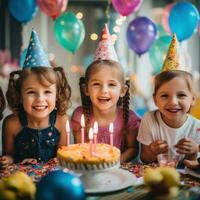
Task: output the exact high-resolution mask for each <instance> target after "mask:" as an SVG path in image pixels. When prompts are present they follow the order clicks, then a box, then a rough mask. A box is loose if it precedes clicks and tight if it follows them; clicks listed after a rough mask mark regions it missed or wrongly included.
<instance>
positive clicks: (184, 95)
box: [178, 93, 187, 98]
mask: <svg viewBox="0 0 200 200" xmlns="http://www.w3.org/2000/svg"><path fill="white" fill-rule="evenodd" d="M186 96H187V95H186V94H184V93H182V94H178V97H180V98H183V97H186Z"/></svg>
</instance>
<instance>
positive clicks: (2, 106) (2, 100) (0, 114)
mask: <svg viewBox="0 0 200 200" xmlns="http://www.w3.org/2000/svg"><path fill="white" fill-rule="evenodd" d="M5 107H6V101H5V98H4V95H3V91H2V89H1V87H0V120H1V119H2V118H3V111H4V109H5Z"/></svg>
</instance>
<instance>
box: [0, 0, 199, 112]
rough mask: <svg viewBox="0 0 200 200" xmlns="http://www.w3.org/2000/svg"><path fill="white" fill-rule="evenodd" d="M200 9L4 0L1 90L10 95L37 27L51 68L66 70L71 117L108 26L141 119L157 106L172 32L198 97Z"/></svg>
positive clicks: (155, 3)
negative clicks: (156, 84) (157, 81)
mask: <svg viewBox="0 0 200 200" xmlns="http://www.w3.org/2000/svg"><path fill="white" fill-rule="evenodd" d="M199 10H200V1H199V0H193V1H192V0H188V1H170V0H112V1H111V0H54V1H50V0H1V1H0V84H1V87H2V88H3V90H4V92H5V91H6V89H7V81H8V76H9V73H10V72H11V71H12V70H16V69H18V68H20V66H22V65H23V62H24V58H25V53H26V48H27V46H28V42H29V38H30V33H31V30H32V28H34V29H35V30H36V31H37V32H38V35H39V37H40V40H41V43H42V45H43V47H44V48H45V49H46V51H47V52H48V53H49V59H50V61H51V64H52V66H63V67H64V69H65V71H66V75H67V78H68V80H69V83H70V85H71V87H72V98H71V101H72V107H71V108H70V109H69V111H68V113H69V115H70V114H71V113H72V111H73V109H74V108H75V107H76V106H77V105H79V104H80V94H79V89H78V82H79V77H80V76H81V75H83V73H84V71H85V69H86V68H87V66H88V65H89V64H90V63H91V62H92V60H93V54H94V51H95V49H96V47H97V44H98V40H99V37H100V34H101V30H102V28H103V26H104V24H105V23H107V24H108V26H109V30H110V33H111V35H112V40H113V43H114V45H115V48H116V51H117V54H118V57H119V60H120V62H121V64H122V65H123V67H124V70H125V72H126V76H127V77H130V78H131V82H132V87H131V93H132V98H131V108H133V109H134V110H136V112H137V113H138V114H139V115H140V116H142V115H143V114H144V112H145V111H147V110H150V109H154V108H155V107H154V104H153V101H152V98H151V96H152V88H153V78H154V75H155V74H157V73H159V71H160V69H161V67H162V62H163V59H164V57H165V55H166V52H167V49H168V46H169V43H170V41H171V37H172V33H176V34H177V37H178V40H179V41H180V47H181V48H180V60H181V62H182V63H183V64H184V65H185V66H186V67H187V68H188V70H189V71H190V72H191V73H192V74H193V76H194V79H195V88H196V94H197V96H198V95H199V72H200V20H199ZM199 107H200V106H197V108H195V110H194V113H195V112H196V115H199V114H198V113H200V111H199ZM7 113H8V110H6V111H5V115H6V114H7Z"/></svg>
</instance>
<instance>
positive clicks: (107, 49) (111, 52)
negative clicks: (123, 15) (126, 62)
mask: <svg viewBox="0 0 200 200" xmlns="http://www.w3.org/2000/svg"><path fill="white" fill-rule="evenodd" d="M95 60H114V61H118V57H117V54H116V52H115V48H114V46H113V43H112V40H111V36H110V33H109V30H108V26H107V24H105V26H104V28H103V31H102V34H101V38H100V41H99V44H98V46H97V49H96V51H95V56H94V61H95Z"/></svg>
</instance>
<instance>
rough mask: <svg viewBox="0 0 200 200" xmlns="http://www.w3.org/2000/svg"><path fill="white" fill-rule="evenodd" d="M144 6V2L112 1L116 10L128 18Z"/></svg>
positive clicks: (129, 0)
mask: <svg viewBox="0 0 200 200" xmlns="http://www.w3.org/2000/svg"><path fill="white" fill-rule="evenodd" d="M141 4H142V0H112V5H113V7H114V8H115V10H116V11H117V12H118V13H120V14H121V15H123V16H128V15H130V14H131V13H133V12H134V11H137V10H138V9H139V7H140V6H141Z"/></svg>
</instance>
